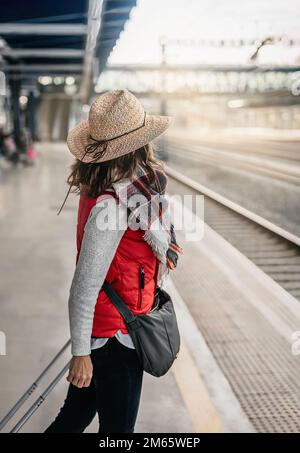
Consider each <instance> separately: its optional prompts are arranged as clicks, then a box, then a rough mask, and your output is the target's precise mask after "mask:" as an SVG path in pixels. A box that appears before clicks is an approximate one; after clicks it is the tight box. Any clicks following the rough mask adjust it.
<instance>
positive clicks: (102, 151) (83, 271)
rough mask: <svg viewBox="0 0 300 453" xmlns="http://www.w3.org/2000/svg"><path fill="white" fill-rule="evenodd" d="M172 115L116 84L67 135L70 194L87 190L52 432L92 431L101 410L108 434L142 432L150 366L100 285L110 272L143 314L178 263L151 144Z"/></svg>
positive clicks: (111, 279) (80, 216)
mask: <svg viewBox="0 0 300 453" xmlns="http://www.w3.org/2000/svg"><path fill="white" fill-rule="evenodd" d="M169 120H170V118H168V117H162V116H154V115H147V114H146V113H145V112H144V109H143V107H142V105H141V104H140V102H139V101H138V100H137V99H136V98H135V97H134V96H133V95H132V94H131V93H130V92H129V91H127V90H124V91H123V90H116V91H110V92H107V93H105V94H103V95H101V96H99V97H98V98H97V99H96V100H95V101H94V103H93V104H92V106H91V109H90V113H89V119H88V121H84V122H82V123H80V124H79V125H77V126H76V127H75V128H74V129H73V130H72V131H71V132H70V133H69V135H68V139H67V143H68V147H69V149H70V151H71V153H72V154H73V155H74V156H75V157H76V162H75V163H74V165H73V168H72V173H71V175H70V176H69V178H68V183H69V185H70V187H69V191H68V194H69V192H70V190H71V188H72V187H75V188H76V189H77V190H78V191H80V202H79V209H78V224H77V250H78V254H77V265H76V270H75V274H74V277H73V281H72V285H71V289H70V297H69V317H70V330H71V343H72V355H73V358H72V360H71V364H70V370H69V374H68V377H67V380H68V382H69V383H70V385H69V390H68V394H67V397H66V400H65V403H64V406H63V407H62V409H61V410H60V412H59V414H58V416H57V417H56V419H55V420H54V422H53V423H52V424H51V425H50V426H49V427H48V428H47V430H46V432H48V433H58V432H72V433H78V432H83V431H84V429H85V428H86V427H87V426H88V425H89V424H90V422H91V421H92V420H93V418H94V416H95V414H96V412H98V416H99V426H100V427H99V432H100V433H116V432H119V433H130V432H134V426H135V421H136V418H137V413H138V408H139V402H140V395H141V388H142V379H143V369H142V367H141V365H140V363H139V360H138V357H137V354H136V351H135V349H134V345H133V343H132V340H131V338H130V335H129V333H128V330H127V329H126V325H125V323H124V320H123V318H122V317H121V315H120V314H119V312H118V311H117V309H116V308H115V307H114V305H113V304H112V303H111V302H110V300H109V298H108V297H107V295H106V294H105V293H104V291H103V290H101V287H102V284H103V282H104V280H105V279H106V280H107V281H108V282H109V283H111V284H112V285H113V287H114V289H115V290H116V291H117V292H118V294H119V295H120V296H121V298H122V299H123V300H124V302H125V303H126V304H127V305H128V306H129V308H130V309H131V310H132V311H133V313H134V314H141V313H147V312H149V311H150V310H151V307H152V305H153V300H154V292H155V288H156V285H157V284H161V283H162V281H163V278H164V276H165V275H166V274H167V272H168V270H169V269H172V268H174V267H175V266H176V264H177V253H178V252H180V251H181V250H180V248H179V247H178V245H177V244H176V240H175V234H174V229H173V227H172V225H171V224H170V222H169V220H168V219H169V218H168V210H167V208H166V207H167V203H166V199H165V197H164V193H165V188H166V176H165V174H164V172H163V170H162V166H161V163H160V162H159V161H157V160H156V159H155V158H154V156H153V152H152V148H151V145H150V142H151V141H152V140H153V139H154V138H155V137H157V136H159V135H160V134H161V133H162V132H164V131H165V130H166V129H167V127H168V125H169ZM67 196H68V195H67ZM66 198H67V197H66ZM65 201H66V200H65ZM63 205H64V203H63Z"/></svg>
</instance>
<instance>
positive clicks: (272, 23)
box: [109, 0, 300, 63]
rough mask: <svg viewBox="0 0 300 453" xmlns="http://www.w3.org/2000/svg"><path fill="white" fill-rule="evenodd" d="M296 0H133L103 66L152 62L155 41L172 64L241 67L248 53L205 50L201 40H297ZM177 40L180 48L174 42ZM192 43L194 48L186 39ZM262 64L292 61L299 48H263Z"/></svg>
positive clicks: (299, 16)
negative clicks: (270, 37) (163, 47)
mask: <svg viewBox="0 0 300 453" xmlns="http://www.w3.org/2000/svg"><path fill="white" fill-rule="evenodd" d="M299 23H300V0H138V2H137V7H136V8H134V9H133V10H132V12H131V16H130V20H129V21H128V22H127V23H126V25H125V29H124V31H123V32H122V33H121V35H120V38H119V40H118V42H117V45H116V46H115V49H114V50H113V52H112V54H111V56H110V59H109V63H158V62H160V59H161V50H160V45H159V43H160V40H161V39H162V38H164V39H165V40H166V42H167V59H168V61H169V62H170V63H171V62H174V63H242V62H245V61H247V58H248V57H249V52H251V49H249V48H248V49H247V48H244V49H241V48H235V49H232V48H221V49H220V48H217V49H212V48H207V47H203V46H199V41H200V40H201V39H231V38H233V39H240V38H254V39H258V38H264V37H266V36H268V35H273V36H286V37H288V38H294V39H295V38H298V40H299V41H300V27H299ZM178 40H183V42H184V43H181V44H180V45H179V44H178V43H176V41H178ZM188 40H193V41H194V45H193V46H191V45H188V44H187V41H188ZM259 59H260V62H262V63H272V62H275V63H293V62H296V61H297V59H299V62H300V46H298V47H293V48H291V47H287V46H283V45H282V44H278V45H276V46H267V47H265V48H264V49H262V51H261V53H260V55H259Z"/></svg>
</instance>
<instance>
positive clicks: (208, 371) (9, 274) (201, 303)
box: [0, 143, 300, 433]
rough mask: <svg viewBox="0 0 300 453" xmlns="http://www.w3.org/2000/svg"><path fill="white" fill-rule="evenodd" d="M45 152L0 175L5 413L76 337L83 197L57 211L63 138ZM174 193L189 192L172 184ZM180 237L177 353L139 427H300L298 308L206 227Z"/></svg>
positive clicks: (147, 389)
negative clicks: (72, 323) (72, 298)
mask: <svg viewBox="0 0 300 453" xmlns="http://www.w3.org/2000/svg"><path fill="white" fill-rule="evenodd" d="M39 148H40V149H41V150H42V155H41V157H40V158H39V162H38V164H37V166H36V167H33V168H21V167H20V168H17V169H10V168H4V170H2V171H1V170H0V249H1V261H0V276H1V277H0V298H1V306H0V320H1V321H0V330H2V331H3V332H5V334H6V338H7V355H6V356H0V375H1V385H0V401H1V406H0V418H1V417H2V416H3V415H4V414H5V413H6V411H7V410H8V409H9V408H10V406H11V405H12V404H13V403H14V402H15V401H16V399H17V397H18V396H20V394H21V393H22V392H23V391H24V390H25V389H26V388H27V387H28V385H29V384H30V383H31V382H32V381H33V379H34V378H35V377H36V376H37V375H38V374H39V372H40V371H41V370H42V369H43V368H44V366H45V365H46V364H47V363H48V362H49V361H50V360H51V358H52V357H53V356H54V354H55V353H56V352H57V350H58V349H59V348H60V347H61V346H62V345H63V344H64V342H65V341H66V340H67V338H68V334H69V330H68V319H67V298H68V291H69V286H70V282H71V279H72V274H73V271H74V263H75V227H76V206H77V199H76V197H75V196H71V197H70V198H69V201H68V204H67V207H66V209H65V210H64V211H63V212H62V214H61V215H60V216H59V217H57V216H56V212H57V210H58V208H59V205H60V203H61V201H62V199H63V198H64V195H65V190H66V185H65V183H64V180H65V178H66V175H67V167H68V165H69V163H70V161H69V159H68V157H67V156H68V155H67V153H66V150H65V147H64V146H63V145H50V144H46V143H44V144H40V146H39ZM169 192H170V194H172V193H183V192H184V188H183V187H182V186H180V185H178V184H176V185H175V183H174V182H172V181H170V184H169ZM178 240H179V242H180V243H181V244H182V246H183V247H184V254H183V255H182V257H181V261H180V266H179V267H178V268H177V269H176V270H175V271H174V273H173V277H172V281H171V280H170V281H169V282H168V283H167V289H168V290H169V291H170V292H171V294H172V296H173V298H174V302H175V306H176V311H177V314H178V321H179V324H180V331H181V337H182V346H181V351H180V355H179V357H178V359H177V360H176V362H175V364H174V366H173V368H172V370H171V371H170V372H169V373H167V375H166V376H164V377H163V378H160V379H156V378H153V377H151V376H149V375H145V380H144V388H143V394H142V401H141V408H140V412H139V417H138V422H137V425H136V432H149V433H151V432H166V433H175V432H181V433H184V432H222V431H225V432H251V431H255V430H257V431H262V432H265V431H270V432H276V431H292V432H295V431H299V430H300V421H299V420H300V417H299V416H300V404H299V401H300V383H299V379H298V377H299V372H300V359H299V356H294V355H292V352H291V344H290V340H291V334H292V333H293V332H294V331H297V330H299V326H300V309H299V303H298V302H296V301H295V300H294V299H293V298H292V297H291V296H289V295H288V294H287V293H286V292H285V291H284V290H282V289H281V288H279V287H278V286H277V285H276V284H274V283H273V282H272V281H270V279H269V278H268V277H267V276H265V274H263V273H262V272H261V271H260V270H259V269H257V268H256V267H255V266H254V265H253V264H252V263H250V262H249V261H248V260H247V259H246V258H245V257H243V256H241V255H240V254H239V252H237V251H236V250H235V249H234V248H233V247H232V246H230V245H229V244H228V243H226V242H225V241H224V240H223V239H222V238H221V237H220V236H218V235H217V234H216V233H214V232H213V231H212V230H211V229H210V228H209V227H205V233H204V237H203V238H200V237H199V238H198V239H197V240H196V241H194V242H188V241H186V237H185V233H184V232H183V231H182V232H180V231H179V232H178ZM68 359H69V353H66V354H65V356H64V359H63V360H62V361H61V367H62V366H63V365H64V361H65V362H66V361H67V360H68ZM57 370H59V366H58V367H57ZM51 376H53V374H51ZM49 378H50V376H49ZM66 389H67V382H66V381H65V379H64V380H62V381H61V382H60V384H59V385H58V386H57V387H56V389H55V390H54V391H53V392H52V394H51V395H50V396H49V397H48V399H47V401H46V402H45V403H44V405H43V406H42V407H41V408H40V409H39V411H38V412H37V413H36V414H35V415H34V416H33V417H32V419H31V421H30V422H29V423H28V424H27V425H26V426H25V427H24V429H23V431H24V432H42V431H43V429H44V428H45V427H46V426H47V425H48V423H49V422H50V421H51V419H52V418H53V417H54V416H55V414H56V412H57V411H58V408H59V407H60V405H61V403H62V401H63V398H64V396H65V393H66ZM38 395H39V391H38V390H37V393H36V396H38ZM31 402H32V400H31ZM27 407H28V405H27ZM13 425H14V423H13V422H12V423H11V424H10V425H9V426H8V429H9V427H11V426H13ZM96 429H97V428H96V420H95V421H94V422H93V423H92V425H91V426H90V427H89V429H88V431H90V432H94V431H96Z"/></svg>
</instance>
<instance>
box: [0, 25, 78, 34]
mask: <svg viewBox="0 0 300 453" xmlns="http://www.w3.org/2000/svg"><path fill="white" fill-rule="evenodd" d="M86 32H87V26H86V25H85V24H30V23H28V24H20V23H3V24H0V35H3V36H4V35H64V36H66V35H80V36H81V35H85V34H86Z"/></svg>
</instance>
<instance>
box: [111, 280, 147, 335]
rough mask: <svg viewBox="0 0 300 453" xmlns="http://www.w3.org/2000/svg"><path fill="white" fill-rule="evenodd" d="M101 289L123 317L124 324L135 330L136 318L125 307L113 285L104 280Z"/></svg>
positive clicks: (136, 325)
mask: <svg viewBox="0 0 300 453" xmlns="http://www.w3.org/2000/svg"><path fill="white" fill-rule="evenodd" d="M102 289H103V290H104V291H105V292H106V294H107V296H108V297H109V299H110V301H111V302H112V303H113V305H114V306H115V307H116V309H117V310H118V312H119V313H120V315H121V316H122V317H123V318H124V321H125V323H126V325H127V326H128V327H129V329H130V330H135V329H136V328H137V327H138V322H137V318H136V316H135V315H134V314H133V312H132V311H131V310H130V309H129V308H128V307H127V305H126V304H125V303H124V302H123V300H122V299H121V297H120V296H119V294H118V293H117V292H116V291H115V289H114V288H113V286H112V285H111V284H110V283H108V281H107V280H104V283H103V285H102Z"/></svg>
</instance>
